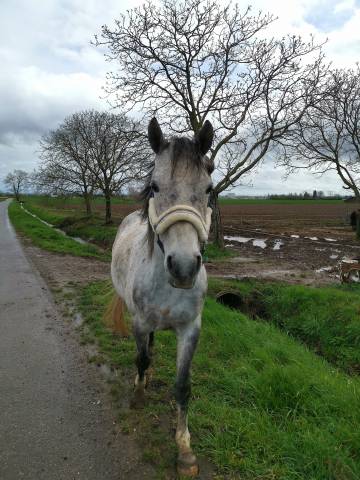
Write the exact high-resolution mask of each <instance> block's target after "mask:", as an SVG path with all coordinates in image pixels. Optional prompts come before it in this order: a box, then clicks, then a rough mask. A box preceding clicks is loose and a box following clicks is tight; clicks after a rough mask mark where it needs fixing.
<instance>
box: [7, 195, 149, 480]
mask: <svg viewBox="0 0 360 480" xmlns="http://www.w3.org/2000/svg"><path fill="white" fill-rule="evenodd" d="M8 204H9V201H5V202H0V479H1V480H18V479H26V480H42V479H44V480H45V479H46V480H53V479H54V480H72V479H81V480H95V479H96V480H103V479H104V480H112V479H122V478H126V479H127V480H131V479H137V478H152V472H151V471H150V470H149V469H148V468H149V467H146V466H144V465H142V464H141V461H140V460H139V458H140V456H141V455H140V452H139V451H138V450H137V447H136V446H134V445H133V444H132V443H131V440H129V437H127V436H125V435H122V434H121V433H120V431H119V427H118V426H117V425H116V424H114V419H113V415H114V412H113V411H112V410H111V409H110V406H109V404H108V403H107V398H108V396H107V394H106V393H104V391H103V388H102V386H103V382H102V381H101V378H97V374H96V372H95V370H94V368H95V367H92V366H89V365H88V364H87V361H86V357H85V355H84V353H83V352H81V351H80V348H79V346H78V344H77V343H76V342H75V340H74V338H73V337H72V335H71V332H69V326H66V324H65V323H64V321H63V320H62V319H61V318H60V317H59V314H58V313H57V312H56V310H55V306H54V304H53V302H52V299H51V295H50V293H49V291H48V289H47V287H46V285H45V284H44V283H43V281H42V279H41V278H40V276H39V274H38V273H37V272H36V271H35V269H34V267H33V266H32V265H30V263H29V261H28V260H27V259H26V257H25V255H24V253H23V250H22V247H21V245H20V242H19V241H18V239H17V237H16V235H15V233H14V230H13V228H12V227H11V225H10V222H9V219H8V215H7V207H8Z"/></svg>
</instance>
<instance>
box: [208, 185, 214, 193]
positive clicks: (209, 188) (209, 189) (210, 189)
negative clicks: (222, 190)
mask: <svg viewBox="0 0 360 480" xmlns="http://www.w3.org/2000/svg"><path fill="white" fill-rule="evenodd" d="M212 189H213V186H212V185H209V186H208V188H207V189H206V193H210V192H211V191H212Z"/></svg>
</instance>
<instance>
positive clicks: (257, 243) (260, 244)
mask: <svg viewBox="0 0 360 480" xmlns="http://www.w3.org/2000/svg"><path fill="white" fill-rule="evenodd" d="M266 240H267V238H265V239H264V240H261V239H259V238H255V239H254V240H253V245H254V247H260V248H262V249H264V248H266Z"/></svg>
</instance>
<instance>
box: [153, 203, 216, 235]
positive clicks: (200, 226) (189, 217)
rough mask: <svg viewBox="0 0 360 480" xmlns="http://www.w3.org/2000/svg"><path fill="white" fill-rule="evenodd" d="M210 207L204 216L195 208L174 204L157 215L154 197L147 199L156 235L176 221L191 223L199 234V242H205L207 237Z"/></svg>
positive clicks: (209, 223)
mask: <svg viewBox="0 0 360 480" xmlns="http://www.w3.org/2000/svg"><path fill="white" fill-rule="evenodd" d="M211 212H212V210H211V208H210V207H207V210H206V218H205V220H204V219H203V217H202V215H201V213H200V212H199V211H198V210H196V208H193V207H190V206H189V205H174V206H173V207H170V208H168V209H167V210H165V212H163V213H162V214H161V215H159V216H158V215H157V213H156V209H155V204H154V199H153V198H150V200H149V221H150V225H151V226H152V229H153V230H154V232H155V233H156V234H157V235H161V234H162V233H164V232H166V230H167V229H168V228H170V227H171V225H174V223H177V222H188V223H191V224H192V225H193V226H194V227H195V230H196V231H197V233H198V235H199V240H200V242H206V241H207V239H208V237H209V231H210V225H211Z"/></svg>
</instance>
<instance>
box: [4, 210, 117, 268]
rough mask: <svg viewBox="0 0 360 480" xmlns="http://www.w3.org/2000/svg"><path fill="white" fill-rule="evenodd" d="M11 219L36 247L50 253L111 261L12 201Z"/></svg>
mask: <svg viewBox="0 0 360 480" xmlns="http://www.w3.org/2000/svg"><path fill="white" fill-rule="evenodd" d="M9 217H10V220H11V222H12V224H13V225H14V227H15V229H16V230H17V231H18V232H20V233H21V234H23V235H25V236H26V237H27V238H29V239H30V240H31V241H32V242H33V244H34V245H36V246H38V247H40V248H43V249H44V250H48V251H50V252H57V253H68V254H71V255H76V256H80V257H96V258H99V259H102V260H106V259H109V256H108V255H107V254H104V253H102V252H100V251H99V250H98V248H96V247H95V246H93V245H83V244H80V243H78V242H76V241H75V240H73V239H72V238H69V237H66V236H65V235H62V234H61V233H59V232H57V231H56V230H54V229H53V228H51V227H49V226H47V225H44V224H43V223H42V222H41V221H39V220H37V219H36V218H34V217H32V216H31V215H29V214H28V213H26V212H25V211H24V210H22V208H21V206H20V205H19V204H18V203H17V202H15V201H12V202H11V204H10V205H9Z"/></svg>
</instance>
